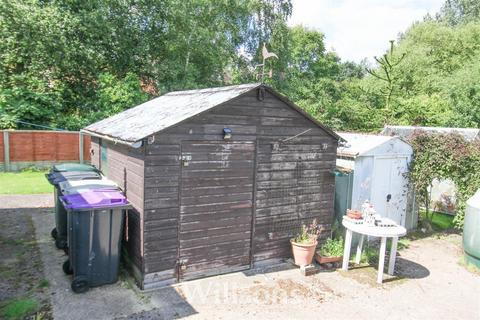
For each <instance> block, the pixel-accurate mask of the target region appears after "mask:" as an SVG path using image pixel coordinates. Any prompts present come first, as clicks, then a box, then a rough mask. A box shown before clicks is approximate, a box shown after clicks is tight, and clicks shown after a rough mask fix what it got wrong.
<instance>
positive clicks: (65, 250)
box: [63, 246, 68, 256]
mask: <svg viewBox="0 0 480 320" xmlns="http://www.w3.org/2000/svg"><path fill="white" fill-rule="evenodd" d="M63 252H65V254H66V255H67V256H68V246H66V247H65V248H63Z"/></svg>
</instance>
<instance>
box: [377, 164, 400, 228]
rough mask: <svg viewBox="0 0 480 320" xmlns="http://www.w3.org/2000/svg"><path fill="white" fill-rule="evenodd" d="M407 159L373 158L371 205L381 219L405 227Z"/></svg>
mask: <svg viewBox="0 0 480 320" xmlns="http://www.w3.org/2000/svg"><path fill="white" fill-rule="evenodd" d="M406 172H408V163H407V157H399V158H375V164H374V169H373V183H372V199H371V201H372V203H373V205H374V207H375V209H376V211H377V213H379V214H380V215H381V216H382V217H387V218H390V219H392V220H394V221H395V222H397V223H399V224H401V225H405V214H406V208H407V182H408V180H407V178H406V177H405V173H406Z"/></svg>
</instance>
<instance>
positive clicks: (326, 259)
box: [315, 253, 343, 264]
mask: <svg viewBox="0 0 480 320" xmlns="http://www.w3.org/2000/svg"><path fill="white" fill-rule="evenodd" d="M315 260H317V262H318V263H319V264H324V263H337V262H340V261H342V260H343V256H337V257H323V256H321V255H320V254H319V253H315Z"/></svg>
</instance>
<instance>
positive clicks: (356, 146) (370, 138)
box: [337, 132, 396, 157]
mask: <svg viewBox="0 0 480 320" xmlns="http://www.w3.org/2000/svg"><path fill="white" fill-rule="evenodd" d="M337 134H338V135H339V136H340V137H341V138H342V139H344V140H345V141H346V143H344V144H343V145H340V146H338V148H337V155H339V156H347V157H356V156H361V155H362V154H364V153H366V152H368V151H370V150H372V149H374V148H376V147H378V146H380V145H382V144H384V143H386V142H388V141H390V140H392V139H396V138H395V137H390V136H379V135H374V134H362V133H349V132H337Z"/></svg>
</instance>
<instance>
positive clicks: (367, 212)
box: [362, 200, 377, 226]
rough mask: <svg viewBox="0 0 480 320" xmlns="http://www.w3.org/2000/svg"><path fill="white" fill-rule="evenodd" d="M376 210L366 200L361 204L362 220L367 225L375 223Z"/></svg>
mask: <svg viewBox="0 0 480 320" xmlns="http://www.w3.org/2000/svg"><path fill="white" fill-rule="evenodd" d="M376 213H377V212H376V211H375V209H374V208H373V204H371V203H370V202H369V201H368V200H365V202H364V203H363V204H362V214H363V222H364V223H365V224H366V225H367V226H374V225H375V218H376V216H377V214H376Z"/></svg>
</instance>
